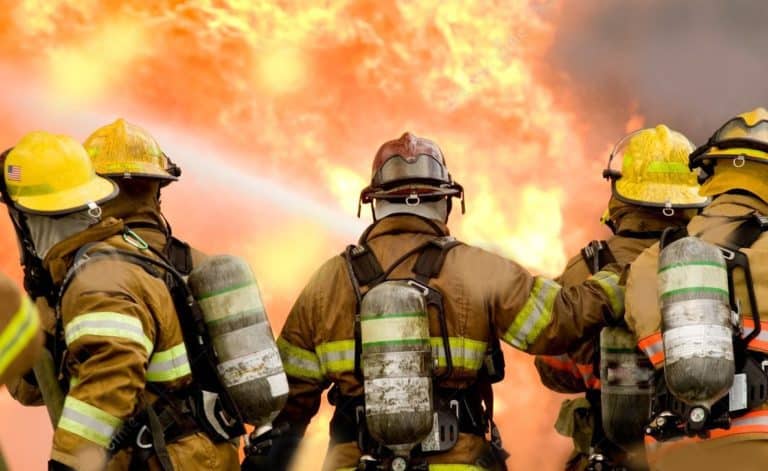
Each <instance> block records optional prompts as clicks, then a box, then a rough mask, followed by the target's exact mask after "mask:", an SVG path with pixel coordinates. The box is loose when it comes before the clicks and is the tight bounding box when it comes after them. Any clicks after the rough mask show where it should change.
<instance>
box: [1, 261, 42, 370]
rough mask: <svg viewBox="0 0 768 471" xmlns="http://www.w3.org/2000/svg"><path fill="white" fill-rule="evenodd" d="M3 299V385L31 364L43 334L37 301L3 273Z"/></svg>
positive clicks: (39, 347)
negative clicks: (35, 302)
mask: <svg viewBox="0 0 768 471" xmlns="http://www.w3.org/2000/svg"><path fill="white" fill-rule="evenodd" d="M0 299H1V300H2V303H1V304H0V385H4V384H6V382H7V381H8V380H10V379H13V378H17V377H19V376H20V375H22V374H24V373H26V372H27V371H29V369H30V368H32V364H33V363H34V361H35V359H36V358H37V356H38V355H39V354H40V349H41V347H42V338H43V337H42V335H41V332H40V318H39V317H38V314H37V309H36V308H35V305H34V304H33V303H32V301H31V300H30V299H29V298H28V297H27V296H26V295H25V294H24V293H22V292H21V291H20V290H19V288H18V287H16V284H15V283H14V282H13V281H12V280H11V279H10V278H8V277H7V276H5V275H2V274H0Z"/></svg>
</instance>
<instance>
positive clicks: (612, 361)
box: [600, 327, 654, 448]
mask: <svg viewBox="0 0 768 471" xmlns="http://www.w3.org/2000/svg"><path fill="white" fill-rule="evenodd" d="M653 373H654V370H653V366H652V365H651V362H650V361H649V360H648V357H646V356H645V355H644V354H643V353H642V352H640V351H639V350H638V349H637V343H636V342H635V336H634V334H632V333H631V332H630V331H628V330H627V329H626V328H623V327H606V328H604V329H603V330H602V331H601V332H600V405H601V413H602V420H603V430H604V431H605V435H606V436H607V437H608V438H609V439H610V440H611V441H612V442H614V443H616V444H618V445H621V446H622V447H624V448H630V447H631V446H633V445H635V446H636V445H638V444H642V442H643V435H644V430H645V426H646V425H647V424H648V420H649V419H650V415H651V395H652V393H653Z"/></svg>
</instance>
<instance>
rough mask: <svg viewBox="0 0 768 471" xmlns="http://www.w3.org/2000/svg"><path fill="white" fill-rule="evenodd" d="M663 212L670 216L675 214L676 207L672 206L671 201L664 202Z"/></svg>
mask: <svg viewBox="0 0 768 471" xmlns="http://www.w3.org/2000/svg"><path fill="white" fill-rule="evenodd" d="M661 214H663V215H664V216H666V217H668V218H669V217H672V216H674V215H675V208H673V207H672V203H671V202H669V201H667V202H666V203H664V209H662V210H661Z"/></svg>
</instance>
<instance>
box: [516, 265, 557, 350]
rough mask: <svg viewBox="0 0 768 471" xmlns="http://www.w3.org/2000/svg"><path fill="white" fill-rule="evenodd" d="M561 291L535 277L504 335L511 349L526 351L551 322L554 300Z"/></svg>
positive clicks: (545, 280) (553, 284)
mask: <svg viewBox="0 0 768 471" xmlns="http://www.w3.org/2000/svg"><path fill="white" fill-rule="evenodd" d="M561 289H562V288H561V286H560V285H559V284H557V283H556V282H554V281H552V280H549V279H546V278H541V277H538V276H537V277H536V278H535V279H534V283H533V288H532V289H531V294H530V295H529V296H528V299H527V300H526V302H525V304H524V305H523V308H522V309H521V310H520V311H519V312H518V313H517V315H515V319H514V321H513V322H512V325H510V326H509V328H508V329H507V332H506V333H505V334H504V340H506V341H507V342H509V344H510V345H512V346H513V347H516V348H519V349H520V350H527V349H528V346H529V345H530V344H532V343H534V342H535V341H536V339H537V338H538V337H539V334H541V332H542V331H543V330H544V329H545V328H546V327H547V326H548V325H549V323H550V322H551V321H552V310H553V309H554V305H555V299H556V298H557V295H558V293H560V290H561Z"/></svg>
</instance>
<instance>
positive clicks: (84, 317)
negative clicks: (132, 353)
mask: <svg viewBox="0 0 768 471" xmlns="http://www.w3.org/2000/svg"><path fill="white" fill-rule="evenodd" d="M85 335H94V336H102V337H117V338H122V339H125V340H131V341H133V342H136V343H138V344H139V345H142V346H143V347H144V348H145V349H146V351H147V354H148V355H151V354H152V350H153V348H154V346H153V344H152V340H150V339H149V337H147V336H146V334H144V328H143V327H142V326H141V321H139V320H138V319H137V318H135V317H132V316H128V315H126V314H120V313H117V312H90V313H88V314H81V315H79V316H77V317H75V318H74V319H73V320H72V321H71V322H69V323H68V324H67V325H66V326H64V337H65V340H66V343H67V346H70V345H72V344H73V343H74V342H75V341H77V340H78V339H79V338H81V337H83V336H85Z"/></svg>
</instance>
